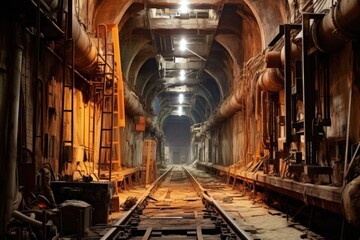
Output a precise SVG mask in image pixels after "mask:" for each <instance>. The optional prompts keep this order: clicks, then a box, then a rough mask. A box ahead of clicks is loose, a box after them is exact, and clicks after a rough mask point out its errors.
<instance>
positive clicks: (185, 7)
mask: <svg viewBox="0 0 360 240" xmlns="http://www.w3.org/2000/svg"><path fill="white" fill-rule="evenodd" d="M189 11H190V10H189V3H188V2H187V1H185V0H183V1H181V2H180V7H179V12H180V13H188V12H189Z"/></svg>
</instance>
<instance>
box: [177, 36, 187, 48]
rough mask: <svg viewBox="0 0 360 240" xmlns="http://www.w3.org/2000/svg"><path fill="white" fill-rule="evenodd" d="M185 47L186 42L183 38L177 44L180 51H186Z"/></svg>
mask: <svg viewBox="0 0 360 240" xmlns="http://www.w3.org/2000/svg"><path fill="white" fill-rule="evenodd" d="M186 45H187V41H186V40H185V39H184V38H183V39H181V40H180V42H179V49H180V51H185V50H186V49H187V47H186Z"/></svg>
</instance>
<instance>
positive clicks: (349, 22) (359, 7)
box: [312, 0, 360, 52]
mask: <svg viewBox="0 0 360 240" xmlns="http://www.w3.org/2000/svg"><path fill="white" fill-rule="evenodd" d="M359 36H360V0H346V1H340V2H339V3H336V4H335V5H334V6H332V7H331V8H330V10H329V11H328V12H327V14H326V15H325V16H324V17H323V18H322V19H321V20H319V21H315V22H314V24H313V25H312V37H313V40H314V44H315V46H316V47H317V48H318V49H319V50H320V51H322V52H334V51H337V50H339V49H340V48H342V47H343V46H344V45H345V44H346V43H347V42H348V41H350V40H351V39H354V38H355V37H359Z"/></svg>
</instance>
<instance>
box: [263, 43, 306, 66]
mask: <svg viewBox="0 0 360 240" xmlns="http://www.w3.org/2000/svg"><path fill="white" fill-rule="evenodd" d="M301 54H302V50H301V45H299V44H295V43H291V63H292V64H293V63H294V62H295V60H300V59H301ZM265 63H266V67H267V68H279V69H281V70H282V69H283V68H284V64H285V46H283V47H282V48H281V50H280V51H276V50H274V51H269V52H266V53H265Z"/></svg>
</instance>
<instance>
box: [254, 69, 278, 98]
mask: <svg viewBox="0 0 360 240" xmlns="http://www.w3.org/2000/svg"><path fill="white" fill-rule="evenodd" d="M258 84H259V86H260V87H261V88H262V89H263V90H265V91H268V92H278V91H280V90H282V89H283V88H284V77H283V75H282V73H281V72H280V70H279V69H278V68H268V69H266V70H265V72H263V73H262V74H261V75H260V77H259V79H258Z"/></svg>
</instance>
